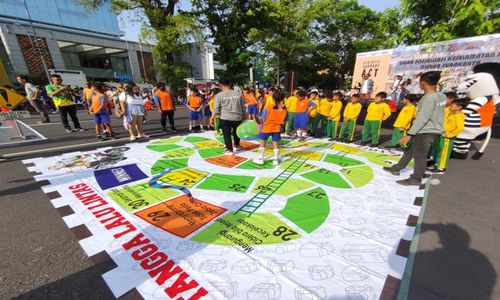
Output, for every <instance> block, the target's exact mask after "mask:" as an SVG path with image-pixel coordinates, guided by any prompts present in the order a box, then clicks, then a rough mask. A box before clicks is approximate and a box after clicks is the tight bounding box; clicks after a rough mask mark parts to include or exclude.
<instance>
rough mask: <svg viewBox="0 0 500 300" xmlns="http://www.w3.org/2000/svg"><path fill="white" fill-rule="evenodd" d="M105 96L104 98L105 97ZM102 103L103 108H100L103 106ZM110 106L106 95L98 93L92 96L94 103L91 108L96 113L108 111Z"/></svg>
mask: <svg viewBox="0 0 500 300" xmlns="http://www.w3.org/2000/svg"><path fill="white" fill-rule="evenodd" d="M103 97H104V99H103ZM101 103H102V109H101V110H99V107H100V106H101ZM108 106H109V100H108V97H106V95H104V94H101V93H96V94H95V95H93V96H92V104H91V110H92V112H93V113H94V114H96V113H99V112H101V113H104V112H106V113H107V112H108Z"/></svg>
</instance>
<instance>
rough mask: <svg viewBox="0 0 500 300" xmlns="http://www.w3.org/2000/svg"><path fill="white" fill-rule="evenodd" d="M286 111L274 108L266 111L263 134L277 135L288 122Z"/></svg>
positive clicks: (270, 107)
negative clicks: (286, 121)
mask: <svg viewBox="0 0 500 300" xmlns="http://www.w3.org/2000/svg"><path fill="white" fill-rule="evenodd" d="M286 114H287V111H286V109H281V110H278V109H274V107H273V106H268V107H266V109H265V110H264V113H263V117H264V119H265V120H264V125H263V126H262V132H264V133H275V132H280V131H281V126H282V125H283V124H284V123H285V120H286Z"/></svg>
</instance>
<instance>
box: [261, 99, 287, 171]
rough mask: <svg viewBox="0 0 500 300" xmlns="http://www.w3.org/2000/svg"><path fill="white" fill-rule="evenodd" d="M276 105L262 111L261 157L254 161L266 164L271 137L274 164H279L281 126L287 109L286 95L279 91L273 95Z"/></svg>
mask: <svg viewBox="0 0 500 300" xmlns="http://www.w3.org/2000/svg"><path fill="white" fill-rule="evenodd" d="M273 100H274V105H269V106H267V107H266V108H264V110H263V111H262V116H261V118H262V120H263V122H264V124H263V126H262V132H261V133H259V139H260V146H259V157H258V158H256V159H254V161H253V162H254V163H256V164H258V165H263V164H264V152H265V150H266V142H267V140H268V139H269V137H271V138H272V141H273V148H274V156H273V165H275V166H277V165H278V164H279V152H280V149H279V141H280V140H281V127H282V126H283V124H285V121H286V117H287V111H286V108H285V107H284V100H285V95H284V94H283V93H280V92H277V93H274V95H273Z"/></svg>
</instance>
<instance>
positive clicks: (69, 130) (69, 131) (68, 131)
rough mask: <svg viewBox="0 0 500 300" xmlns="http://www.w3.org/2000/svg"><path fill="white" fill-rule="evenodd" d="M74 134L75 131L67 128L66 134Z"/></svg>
mask: <svg viewBox="0 0 500 300" xmlns="http://www.w3.org/2000/svg"><path fill="white" fill-rule="evenodd" d="M72 132H74V131H73V129H71V128H66V133H72Z"/></svg>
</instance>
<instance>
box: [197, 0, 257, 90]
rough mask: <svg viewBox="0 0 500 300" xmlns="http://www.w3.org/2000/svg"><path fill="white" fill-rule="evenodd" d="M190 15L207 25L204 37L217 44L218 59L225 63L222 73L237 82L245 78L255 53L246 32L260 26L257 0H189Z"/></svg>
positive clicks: (244, 80)
mask: <svg viewBox="0 0 500 300" xmlns="http://www.w3.org/2000/svg"><path fill="white" fill-rule="evenodd" d="M192 4H193V11H192V14H193V16H195V17H197V18H199V20H200V23H203V24H204V25H205V26H207V27H208V32H207V33H206V35H207V39H211V40H213V42H214V44H215V45H216V46H217V50H216V52H217V58H218V61H219V62H220V63H222V64H225V65H226V70H225V71H224V72H222V76H224V77H228V78H231V79H232V80H233V81H235V82H238V83H244V82H246V80H247V79H248V69H249V65H250V63H251V60H252V58H254V57H255V53H253V51H252V49H251V48H252V41H251V40H250V39H249V37H248V32H249V31H251V30H252V29H255V28H261V27H262V26H264V25H265V24H264V22H263V20H264V19H265V18H266V15H265V12H264V11H263V7H262V5H261V3H260V1H259V0H233V1H231V0H192Z"/></svg>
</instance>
